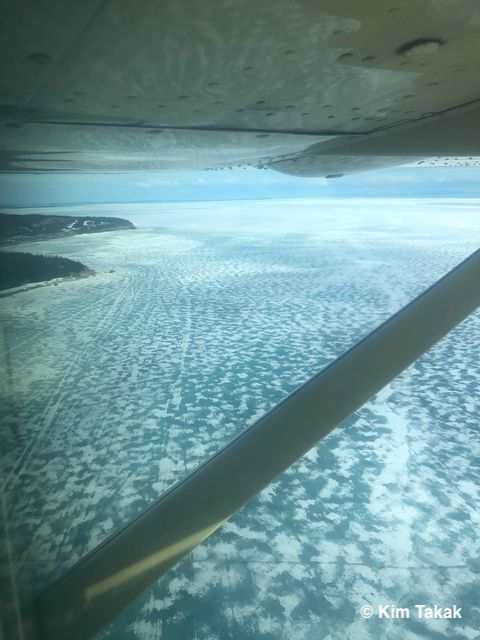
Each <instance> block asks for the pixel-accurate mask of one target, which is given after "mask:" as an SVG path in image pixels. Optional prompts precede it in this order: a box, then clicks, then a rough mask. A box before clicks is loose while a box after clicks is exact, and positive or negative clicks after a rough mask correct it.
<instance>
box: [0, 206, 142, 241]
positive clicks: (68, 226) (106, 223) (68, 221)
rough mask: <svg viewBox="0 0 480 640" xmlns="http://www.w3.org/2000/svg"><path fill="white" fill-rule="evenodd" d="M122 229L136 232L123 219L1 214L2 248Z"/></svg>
mask: <svg viewBox="0 0 480 640" xmlns="http://www.w3.org/2000/svg"><path fill="white" fill-rule="evenodd" d="M120 229H135V226H134V225H133V224H132V223H131V222H130V221H129V220H124V219H123V218H109V217H106V218H102V217H97V216H92V217H87V216H50V215H44V214H42V213H32V214H27V215H17V214H14V213H0V245H4V246H5V245H12V244H19V243H22V242H31V241H33V240H50V239H51V238H64V237H68V236H72V235H78V234H84V233H100V232H104V231H118V230H120Z"/></svg>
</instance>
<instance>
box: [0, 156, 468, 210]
mask: <svg viewBox="0 0 480 640" xmlns="http://www.w3.org/2000/svg"><path fill="white" fill-rule="evenodd" d="M0 194H1V195H0V205H2V206H4V207H5V206H9V205H11V206H35V205H47V204H66V203H69V204H75V203H78V202H146V201H153V202H165V201H167V202H168V201H196V200H232V199H256V198H301V197H308V198H312V197H325V198H332V197H333V198H335V197H343V198H348V197H356V198H358V197H362V198H365V197H423V196H425V197H469V198H472V197H480V167H478V166H476V167H475V166H471V167H422V166H420V167H418V166H404V167H395V168H393V169H382V170H379V171H369V172H366V173H361V174H355V175H352V176H345V177H343V178H335V179H329V180H327V179H325V178H296V177H292V176H287V175H283V174H280V173H277V172H276V171H272V170H270V169H267V170H264V169H246V170H241V169H234V170H231V171H229V170H224V171H208V172H207V171H184V172H177V171H175V172H173V171H172V172H156V173H115V174H75V175H74V174H55V175H52V174H50V175H48V174H43V175H41V174H10V175H9V174H3V175H1V174H0Z"/></svg>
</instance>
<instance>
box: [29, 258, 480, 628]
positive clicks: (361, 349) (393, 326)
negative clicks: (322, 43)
mask: <svg viewBox="0 0 480 640" xmlns="http://www.w3.org/2000/svg"><path fill="white" fill-rule="evenodd" d="M479 305H480V250H478V251H476V252H475V253H474V254H472V255H471V256H470V257H469V258H467V259H466V260H465V261H464V262H462V263H461V264H460V265H458V266H457V267H456V268H455V269H453V270H452V271H450V272H449V273H448V274H447V275H445V276H444V277H443V278H441V279H440V280H439V281H438V282H437V283H436V284H434V285H433V286H432V287H430V288H429V289H427V290H426V291H425V292H424V293H422V294H421V295H420V296H419V297H418V298H416V299H415V300H414V301H413V302H411V303H410V304H408V305H407V306H406V307H404V308H403V309H402V310H401V311H399V312H398V313H396V314H395V315H393V316H392V317H391V318H390V319H389V320H387V321H386V322H384V323H383V324H382V325H381V326H379V327H378V328H377V329H376V330H375V331H373V332H372V333H371V334H370V335H368V336H367V337H366V338H364V339H363V340H361V341H360V342H359V343H358V344H356V345H355V346H354V347H352V348H351V349H350V350H349V351H347V352H346V353H345V354H343V355H342V356H341V357H340V358H338V359H337V360H335V361H334V362H333V363H332V364H330V365H329V366H328V367H326V368H325V369H324V370H323V371H321V372H320V373H319V374H318V375H316V376H315V377H314V378H312V379H311V380H310V381H309V382H307V383H306V384H305V385H303V386H302V387H300V388H299V389H298V390H297V391H295V392H294V393H293V394H292V395H290V396H289V397H288V398H287V399H286V400H284V401H283V402H282V403H281V404H279V405H278V406H277V407H275V408H274V409H273V410H272V411H270V412H269V413H268V414H266V415H265V416H264V417H263V418H261V419H260V420H259V421H258V422H256V423H255V424H254V425H252V426H251V427H250V428H248V429H246V430H245V431H244V432H243V433H241V435H239V436H238V437H237V438H235V439H234V440H233V441H232V442H231V443H230V444H229V445H227V446H226V447H225V448H224V449H222V450H221V451H220V452H218V453H217V454H216V455H214V456H213V457H212V458H211V459H210V460H208V461H207V462H206V463H205V464H203V465H201V466H200V467H199V468H197V469H196V470H195V471H194V472H193V473H192V474H191V475H190V476H188V477H187V478H186V479H184V480H183V481H182V482H180V483H179V484H177V485H176V486H174V487H173V488H172V489H171V490H169V491H168V492H167V493H165V494H164V495H162V496H161V498H159V499H158V500H157V501H156V502H155V503H154V504H152V506H151V507H149V508H148V509H147V510H146V511H144V512H143V513H142V514H141V515H139V516H138V517H137V518H135V519H134V520H133V521H132V522H130V523H129V524H128V525H127V526H125V527H124V528H123V529H121V530H120V531H118V532H117V533H115V534H114V535H113V536H112V537H110V538H109V539H108V540H106V541H105V542H104V543H103V544H101V545H100V546H99V547H97V548H96V549H95V550H94V551H92V552H91V553H90V554H88V555H87V556H86V557H85V558H84V559H83V560H81V561H80V562H79V563H78V564H77V565H76V566H74V567H73V568H72V569H71V570H70V571H69V572H68V573H67V574H66V575H65V576H64V577H63V578H61V579H60V580H58V581H57V582H55V583H54V584H53V585H52V586H51V587H50V588H49V589H48V590H46V591H45V592H44V593H42V594H40V595H39V596H38V597H37V599H36V601H35V603H34V609H35V612H36V626H37V625H38V629H39V631H38V637H39V638H41V640H65V639H66V638H68V640H85V639H86V638H90V637H92V635H93V634H94V633H95V632H96V631H98V630H99V629H101V628H102V627H103V626H104V625H106V624H107V623H108V622H110V621H111V620H112V619H113V618H114V617H115V616H116V615H117V614H119V613H120V612H121V611H122V610H123V609H124V608H125V607H126V606H127V605H128V604H129V603H130V602H131V601H132V600H133V599H134V598H136V597H137V596H138V595H139V594H141V593H142V592H143V591H144V590H145V589H147V588H148V587H149V586H150V585H151V584H152V583H153V582H154V581H156V580H158V578H160V576H162V575H163V574H164V573H165V572H166V571H167V569H169V567H171V566H172V565H174V564H175V563H176V562H178V561H179V560H180V558H182V556H184V555H185V554H186V553H188V552H189V551H190V550H191V549H193V548H194V547H195V546H196V545H198V544H199V543H200V542H202V540H204V539H205V538H206V537H207V536H209V535H210V534H211V533H212V532H213V531H215V530H216V529H217V528H218V527H219V526H220V525H221V524H222V523H223V522H224V521H225V520H226V519H227V518H229V517H230V516H231V515H232V514H234V513H235V512H236V511H237V510H238V509H240V508H241V507H242V505H244V504H245V503H246V502H247V501H248V500H249V499H250V498H252V497H253V496H255V495H256V494H257V493H259V491H261V490H262V489H263V488H264V487H265V486H267V485H268V484H269V483H270V482H271V481H272V480H274V479H275V478H276V477H277V476H278V475H279V474H280V473H282V471H284V470H285V469H287V468H288V467H289V466H290V465H292V464H293V463H294V462H295V461H296V460H297V459H298V458H299V457H300V456H302V455H303V454H304V453H306V452H307V451H308V450H309V449H310V448H311V447H313V445H315V444H316V443H317V442H318V441H319V440H321V439H322V438H324V437H325V436H326V435H327V434H328V433H329V432H330V431H331V430H332V429H334V428H335V427H336V426H337V425H338V424H339V423H340V422H341V421H342V420H343V419H344V418H346V417H347V416H349V415H350V414H351V413H353V412H354V411H356V410H357V409H358V408H359V407H361V406H362V405H363V404H364V403H365V402H366V401H367V400H368V399H369V398H371V397H372V396H373V395H374V394H375V393H377V392H378V391H379V390H380V389H382V387H384V386H385V385H386V384H388V383H389V382H390V381H391V380H393V379H394V378H395V376H397V375H398V374H399V373H401V372H402V371H403V370H404V369H405V368H406V367H408V366H409V365H411V364H412V363H413V362H415V360H416V359H417V358H418V357H420V356H421V355H422V354H423V353H424V352H425V351H427V349H429V348H430V347H431V346H432V345H434V344H435V343H436V342H437V341H438V340H440V339H441V338H442V337H443V336H445V335H446V334H447V333H448V332H449V331H451V330H452V329H453V328H454V327H455V326H457V325H458V324H459V323H460V322H462V320H464V319H465V318H466V317H467V316H468V315H469V314H470V313H472V312H473V311H474V310H475V309H476V308H477V307H478V306H479ZM445 366H448V363H445Z"/></svg>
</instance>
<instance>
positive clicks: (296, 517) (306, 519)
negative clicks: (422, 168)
mask: <svg viewBox="0 0 480 640" xmlns="http://www.w3.org/2000/svg"><path fill="white" fill-rule="evenodd" d="M75 212H79V213H80V210H79V209H78V208H75V209H73V210H72V211H69V210H68V209H62V210H61V211H59V210H57V211H56V213H72V214H73V215H74V214H75ZM95 214H98V215H109V214H110V215H118V216H122V217H127V218H129V219H130V220H132V221H133V222H134V223H135V224H136V225H137V227H138V229H137V231H125V232H115V233H110V234H100V235H91V236H88V237H75V238H70V239H67V240H64V241H59V240H58V241H57V240H55V241H48V242H42V243H34V244H31V245H28V246H24V247H22V249H25V250H30V251H35V252H42V253H57V254H60V255H64V256H67V257H71V258H74V259H78V260H81V261H82V262H84V263H85V264H87V265H88V266H90V267H93V268H94V269H96V270H97V272H98V273H97V276H96V277H95V278H89V279H87V280H78V281H74V282H68V283H62V284H59V285H58V286H47V287H44V288H41V289H36V290H32V291H27V292H24V293H20V294H17V295H15V296H12V297H9V298H5V299H3V300H2V301H1V302H2V320H3V326H4V332H3V336H4V346H3V355H4V358H5V367H4V368H5V372H6V375H5V376H4V381H3V406H2V415H1V417H2V424H3V427H2V449H1V458H2V470H3V474H4V477H5V478H6V480H5V484H4V488H5V495H6V500H7V508H8V514H9V520H10V533H11V536H12V540H13V544H14V554H15V559H16V561H17V564H18V572H19V583H20V585H21V589H22V593H24V594H29V593H31V592H32V591H35V590H37V589H39V588H41V587H42V586H44V585H46V584H48V583H49V582H50V581H51V580H52V579H53V578H55V577H56V576H58V575H61V574H62V573H63V572H64V571H65V570H66V569H67V568H68V567H70V566H71V565H72V564H73V563H74V562H75V561H77V560H78V559H80V558H81V557H82V556H84V555H85V553H86V552H87V551H89V550H91V549H92V548H93V547H94V546H95V545H97V544H98V543H100V542H101V541H102V540H103V539H104V538H105V537H106V536H107V535H109V534H111V533H112V532H114V531H115V530H116V529H117V528H118V527H119V526H121V525H122V524H124V523H126V522H128V520H129V519H130V518H132V517H133V516H134V515H136V514H137V513H139V511H141V510H142V509H143V508H144V507H146V506H147V505H148V504H149V503H150V502H151V501H152V500H154V499H155V498H156V497H158V496H159V495H160V494H162V493H163V492H164V491H165V490H166V489H167V488H168V487H170V486H171V485H172V484H173V483H174V482H176V481H177V480H179V479H180V478H182V477H183V476H184V475H185V474H187V473H188V472H189V471H191V470H193V469H194V468H195V467H196V466H197V465H198V464H199V463H200V462H202V461H204V460H205V459H207V457H209V456H210V455H211V454H213V453H214V452H215V451H217V450H218V449H219V448H220V447H221V446H223V445H224V444H226V443H227V442H228V441H229V440H230V439H231V438H232V437H233V436H234V435H236V434H237V433H239V431H240V430H241V429H243V428H245V427H246V426H247V425H249V424H250V423H251V422H252V421H254V420H255V419H256V418H258V417H259V416H261V415H262V414H263V413H264V412H265V411H267V410H268V409H269V408H270V407H273V406H274V405H275V404H276V403H278V402H279V401H280V400H281V399H282V398H283V397H284V396H285V395H286V394H287V393H289V392H291V391H292V390H293V389H295V388H296V387H297V386H298V385H300V384H301V383H303V382H304V381H306V380H307V379H308V378H309V377H310V376H312V375H313V374H314V373H316V372H317V371H318V370H319V369H321V368H322V367H323V366H324V365H326V364H327V363H328V362H329V361H331V360H332V359H333V358H335V357H336V356H338V355H340V354H341V353H342V352H343V351H344V350H345V349H346V348H348V347H349V346H350V345H351V344H352V343H354V342H355V341H357V340H358V339H359V338H361V337H362V336H363V335H365V334H366V333H367V332H369V331H370V330H372V329H373V328H374V327H375V326H376V325H377V324H379V323H380V322H381V321H382V320H384V319H386V318H387V317H388V316H389V315H390V314H391V313H392V312H394V311H395V310H397V309H399V308H400V307H401V306H403V305H404V304H405V303H406V302H408V301H409V300H410V299H411V298H412V297H414V296H415V295H417V294H418V293H420V292H421V291H422V290H423V289H424V288H425V287H427V286H428V285H429V284H431V283H433V282H434V281H435V280H436V279H437V278H439V277H440V276H441V275H443V274H444V273H445V272H446V271H448V270H449V269H451V268H452V267H453V266H455V264H457V263H458V262H459V261H460V260H461V259H462V258H464V257H466V256H467V255H469V254H470V253H471V252H472V251H474V250H475V249H476V248H477V247H478V240H479V237H480V233H479V231H480V207H479V205H478V203H477V202H475V201H473V200H470V201H467V200H462V201H460V200H441V201H437V202H435V201H432V200H428V201H427V200H425V201H411V200H396V201H391V200H383V201H382V200H375V201H351V200H350V201H335V202H329V201H325V200H302V201H263V202H243V203H242V202H232V203H202V204H191V203H188V204H180V203H169V204H162V205H148V206H147V205H129V206H118V205H115V206H108V207H105V206H102V207H88V208H87V207H82V209H81V215H95ZM111 269H113V270H114V273H108V272H109V271H110V270H111ZM479 320H480V317H479V314H478V313H477V314H475V315H473V316H472V317H470V318H469V319H468V320H467V321H466V322H464V323H463V324H462V325H461V326H460V327H459V328H457V329H456V330H455V331H454V332H453V333H452V334H450V336H448V337H447V338H446V339H444V340H443V341H442V342H441V343H440V344H439V345H437V346H436V347H435V348H434V349H432V350H431V351H430V352H429V353H428V354H427V355H425V356H424V357H423V358H421V359H420V360H419V361H418V362H417V363H416V364H415V365H414V366H412V367H410V368H409V369H408V370H407V371H406V372H405V373H404V374H402V375H401V376H400V377H399V378H398V379H397V380H396V381H395V382H394V383H393V384H391V385H389V386H388V387H387V388H385V389H384V390H383V391H382V392H381V393H379V394H378V395H377V396H376V397H375V398H374V399H372V401H370V402H369V403H368V404H367V405H366V406H365V407H364V408H362V410H360V411H359V412H357V413H356V414H355V415H354V416H352V417H351V418H350V419H348V420H347V421H345V422H344V423H343V424H342V425H341V426H340V427H339V428H338V429H337V430H336V431H334V432H333V433H332V434H331V435H330V436H329V437H328V438H326V439H325V440H324V441H323V442H321V443H320V444H319V445H318V446H317V447H315V448H314V449H312V450H311V451H310V452H309V453H308V454H307V455H305V456H304V457H303V458H302V459H301V460H300V461H299V462H298V463H297V464H295V465H294V466H293V467H292V468H291V469H290V470H289V471H288V472H286V473H285V474H283V475H282V476H281V477H280V478H279V479H278V480H277V481H276V482H275V483H273V484H272V485H270V486H269V487H268V488H267V489H265V490H264V491H263V492H262V493H261V494H260V495H259V496H258V497H257V498H255V499H254V500H252V501H251V502H250V503H249V504H248V505H247V506H246V507H245V508H244V509H243V510H241V511H240V512H239V513H237V514H236V515H235V516H234V517H233V518H232V519H231V520H230V521H229V522H228V523H226V524H225V525H224V526H223V527H222V528H221V529H220V530H219V531H218V532H217V533H215V534H214V535H213V536H212V537H211V538H209V539H208V540H207V541H206V542H205V543H204V544H202V545H201V546H200V547H198V548H197V549H196V550H195V551H194V552H193V553H191V554H190V555H189V556H188V557H187V558H186V559H185V560H184V561H182V562H181V563H180V564H179V565H177V566H176V567H175V568H174V569H172V570H171V571H170V572H169V573H168V575H166V576H165V577H164V578H163V579H162V580H160V581H159V582H158V583H157V584H156V585H155V586H153V587H152V588H151V589H150V590H149V591H148V592H147V593H146V594H145V595H144V596H142V597H141V598H139V599H138V601H136V602H135V603H133V604H132V605H131V606H130V607H129V608H128V609H127V610H126V611H125V612H124V613H123V614H122V615H121V616H120V617H119V618H118V619H117V620H116V621H115V622H114V623H113V624H112V625H111V626H110V627H109V628H108V629H106V630H105V631H104V632H102V633H101V634H100V635H99V638H102V639H107V638H108V639H117V638H118V639H120V640H154V639H155V640H156V639H160V638H161V639H162V640H177V639H182V640H183V639H185V640H190V639H194V638H195V639H196V640H207V639H208V640H210V639H212V640H213V639H219V640H220V639H222V640H223V639H224V638H231V639H235V640H236V639H239V640H244V639H245V640H247V639H249V640H250V639H254V638H255V639H256V638H259V639H262V640H267V639H268V640H287V639H288V640H291V639H292V640H297V639H298V640H304V639H306V640H320V639H328V640H334V639H335V640H336V639H338V640H344V639H346V638H347V639H350V638H351V639H352V640H353V639H360V640H361V639H365V640H366V639H369V640H370V639H371V640H374V639H380V640H382V639H389V640H390V639H395V640H396V639H397V638H398V640H400V639H401V640H412V639H414V638H429V639H432V640H437V639H441V638H442V639H443V638H449V639H458V640H460V639H469V640H470V639H473V638H479V637H480V635H479V634H480V609H479V598H478V596H479V593H480V576H479V574H480V548H479V542H478V540H479V538H478V531H480V500H479V497H480V496H479V486H480V463H479V454H480V445H479V422H480V417H479V416H480V389H479V387H480V385H479V380H480V368H479V362H480V322H479ZM385 603H392V604H394V605H395V606H398V607H410V606H413V605H414V604H418V603H424V604H438V605H440V606H451V605H453V604H457V605H458V606H460V607H463V618H462V619H461V620H453V621H446V620H443V621H442V620H434V621H428V620H423V621H419V620H417V619H410V620H394V621H385V620H378V619H371V620H363V619H362V618H361V616H360V615H359V608H360V606H361V605H363V604H370V605H372V606H374V607H375V606H376V605H377V604H385Z"/></svg>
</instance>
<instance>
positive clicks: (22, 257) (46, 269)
mask: <svg viewBox="0 0 480 640" xmlns="http://www.w3.org/2000/svg"><path fill="white" fill-rule="evenodd" d="M90 275H95V271H93V270H92V269H89V268H88V267H86V266H85V265H84V264H82V263H81V262H77V261H76V260H70V259H69V258H61V257H60V256H42V255H37V254H33V253H24V252H20V251H0V289H11V288H12V287H20V286H21V285H23V284H29V283H31V282H44V281H45V280H52V279H53V278H65V277H67V276H74V277H82V276H85V277H86V276H90Z"/></svg>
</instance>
